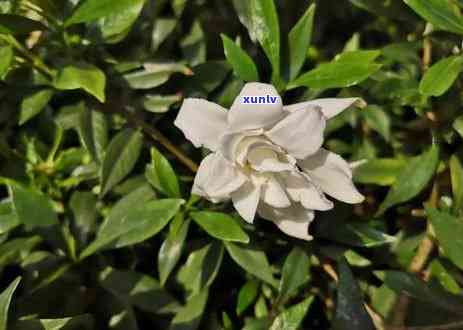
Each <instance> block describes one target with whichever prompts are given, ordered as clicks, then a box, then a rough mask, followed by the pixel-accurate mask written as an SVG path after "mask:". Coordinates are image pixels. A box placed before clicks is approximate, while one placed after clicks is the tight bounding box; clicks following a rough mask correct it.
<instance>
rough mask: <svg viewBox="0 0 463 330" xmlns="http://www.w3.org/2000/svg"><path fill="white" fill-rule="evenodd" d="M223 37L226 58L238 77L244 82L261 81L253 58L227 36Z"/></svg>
mask: <svg viewBox="0 0 463 330" xmlns="http://www.w3.org/2000/svg"><path fill="white" fill-rule="evenodd" d="M221 36H222V42H223V49H224V52H225V57H226V58H227V61H228V62H229V63H230V64H231V66H232V67H233V70H234V71H235V73H236V74H237V76H238V77H240V78H241V79H242V80H244V81H259V74H258V72H257V68H256V65H255V64H254V61H253V60H252V58H251V57H250V56H249V55H248V54H247V53H246V52H245V51H244V50H243V49H241V47H240V46H238V45H237V44H235V43H234V42H233V41H232V40H231V39H230V38H228V37H227V36H226V35H224V34H222V35H221Z"/></svg>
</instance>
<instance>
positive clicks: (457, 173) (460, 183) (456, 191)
mask: <svg viewBox="0 0 463 330" xmlns="http://www.w3.org/2000/svg"><path fill="white" fill-rule="evenodd" d="M450 178H451V181H452V192H453V203H454V208H455V210H457V211H463V165H462V162H461V160H460V157H458V155H456V154H455V155H453V156H452V157H450Z"/></svg>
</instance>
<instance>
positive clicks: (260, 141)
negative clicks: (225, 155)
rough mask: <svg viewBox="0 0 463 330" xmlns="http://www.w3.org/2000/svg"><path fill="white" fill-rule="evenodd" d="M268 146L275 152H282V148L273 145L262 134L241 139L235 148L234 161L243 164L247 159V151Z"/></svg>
mask: <svg viewBox="0 0 463 330" xmlns="http://www.w3.org/2000/svg"><path fill="white" fill-rule="evenodd" d="M263 147H264V148H270V149H272V150H275V151H277V152H282V149H281V148H279V147H278V146H276V145H274V144H273V143H272V142H270V141H269V140H268V139H267V138H266V137H264V136H248V137H246V138H244V139H242V140H241V142H240V143H239V144H238V145H237V147H236V149H235V158H234V161H235V162H237V163H238V164H240V165H241V166H245V165H246V164H247V161H248V156H249V153H250V152H251V151H252V150H254V149H256V148H263Z"/></svg>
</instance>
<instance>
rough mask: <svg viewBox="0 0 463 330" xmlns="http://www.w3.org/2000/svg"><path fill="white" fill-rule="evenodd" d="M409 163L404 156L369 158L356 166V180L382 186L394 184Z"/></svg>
mask: <svg viewBox="0 0 463 330" xmlns="http://www.w3.org/2000/svg"><path fill="white" fill-rule="evenodd" d="M406 164H407V160H406V159H403V158H377V159H369V160H368V161H367V162H365V163H364V164H361V165H359V166H357V167H355V168H354V181H355V182H359V183H366V184H378V185H380V186H390V185H392V184H393V183H394V182H395V181H396V179H397V176H398V175H399V174H400V173H401V172H402V170H403V168H404V167H405V165H406Z"/></svg>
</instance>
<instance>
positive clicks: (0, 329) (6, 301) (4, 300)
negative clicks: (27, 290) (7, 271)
mask: <svg viewBox="0 0 463 330" xmlns="http://www.w3.org/2000/svg"><path fill="white" fill-rule="evenodd" d="M20 281H21V277H17V278H16V279H15V280H14V281H13V282H11V284H10V285H9V286H8V287H7V288H6V289H5V290H4V291H3V292H2V293H1V294H0V330H7V326H8V310H9V309H10V303H11V298H12V297H13V293H14V291H15V290H16V288H17V286H18V284H19V282H20Z"/></svg>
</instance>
